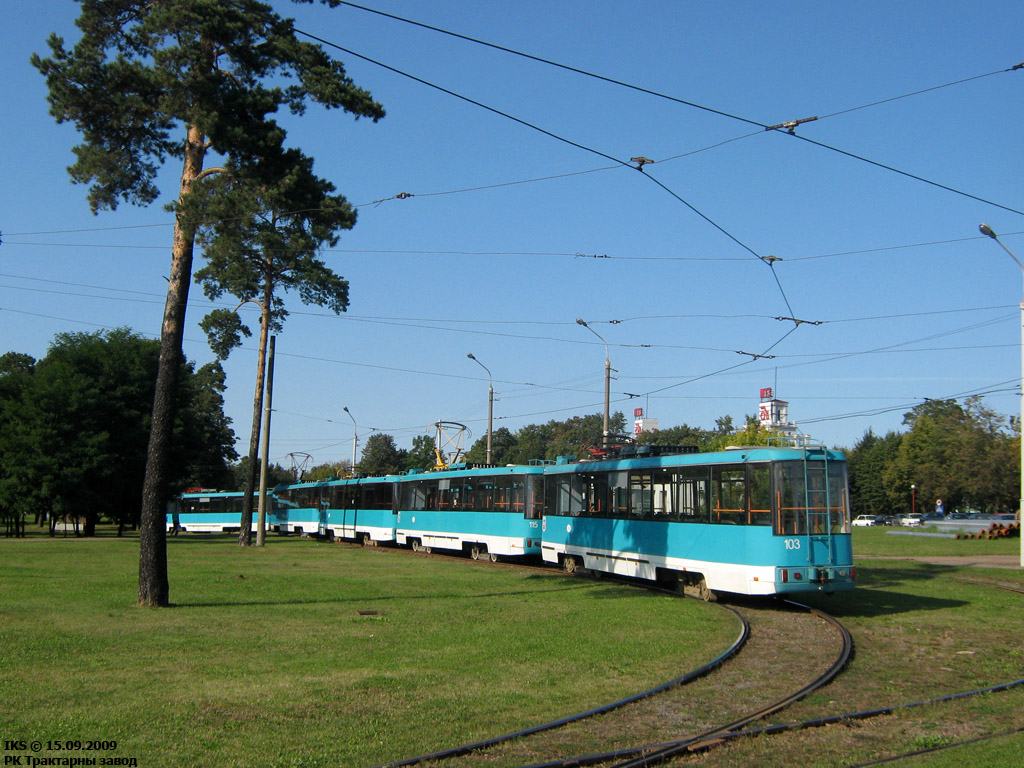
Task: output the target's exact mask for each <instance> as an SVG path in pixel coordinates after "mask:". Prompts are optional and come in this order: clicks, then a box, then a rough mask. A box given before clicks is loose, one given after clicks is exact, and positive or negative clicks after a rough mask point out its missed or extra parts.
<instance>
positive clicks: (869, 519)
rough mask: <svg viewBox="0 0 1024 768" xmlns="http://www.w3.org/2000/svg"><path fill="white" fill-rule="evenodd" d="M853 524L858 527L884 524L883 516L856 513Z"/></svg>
mask: <svg viewBox="0 0 1024 768" xmlns="http://www.w3.org/2000/svg"><path fill="white" fill-rule="evenodd" d="M853 524H854V525H856V526H858V527H860V526H865V525H885V518H884V517H882V516H881V515H857V516H856V517H855V518H853Z"/></svg>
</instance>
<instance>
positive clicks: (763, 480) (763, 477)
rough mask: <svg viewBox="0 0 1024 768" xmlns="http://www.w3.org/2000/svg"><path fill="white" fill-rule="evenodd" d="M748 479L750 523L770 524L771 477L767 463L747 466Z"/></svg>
mask: <svg viewBox="0 0 1024 768" xmlns="http://www.w3.org/2000/svg"><path fill="white" fill-rule="evenodd" d="M747 471H748V473H749V479H750V493H749V497H750V524H751V525H771V524H772V477H771V469H770V466H769V465H768V464H751V465H748V466H747Z"/></svg>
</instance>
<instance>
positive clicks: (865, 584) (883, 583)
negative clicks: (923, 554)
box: [794, 565, 970, 619]
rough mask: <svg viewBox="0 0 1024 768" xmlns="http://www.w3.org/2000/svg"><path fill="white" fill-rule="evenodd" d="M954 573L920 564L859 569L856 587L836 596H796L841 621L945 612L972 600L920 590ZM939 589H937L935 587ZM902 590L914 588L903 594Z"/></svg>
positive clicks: (947, 569) (797, 598)
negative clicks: (901, 614)
mask: <svg viewBox="0 0 1024 768" xmlns="http://www.w3.org/2000/svg"><path fill="white" fill-rule="evenodd" d="M954 572H955V569H951V568H948V567H944V566H933V565H920V566H917V567H912V568H903V567H898V568H865V567H864V566H858V567H857V587H856V589H854V590H853V591H851V592H841V593H838V594H835V595H824V594H812V595H807V596H805V597H804V598H800V597H794V600H795V601H796V602H803V603H807V604H808V605H813V606H814V607H815V608H820V609H821V610H823V611H825V612H826V613H829V614H831V615H832V616H835V617H836V618H837V619H841V618H844V617H846V618H855V617H856V618H877V617H880V616H891V615H893V614H897V613H909V612H911V611H942V610H948V609H950V608H959V607H963V606H966V605H969V604H970V603H969V601H966V600H957V599H953V598H948V597H940V596H936V595H922V594H921V593H920V591H919V587H920V586H921V585H922V584H925V583H927V582H935V580H936V579H937V578H939V577H944V576H949V575H951V574H952V573H954ZM936 586H938V585H937V584H936ZM901 587H906V588H908V589H914V590H915V591H913V592H904V591H901Z"/></svg>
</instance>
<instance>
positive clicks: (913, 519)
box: [900, 512, 924, 527]
mask: <svg viewBox="0 0 1024 768" xmlns="http://www.w3.org/2000/svg"><path fill="white" fill-rule="evenodd" d="M922 524H924V515H922V514H919V513H917V512H912V513H911V514H909V515H900V525H905V526H908V527H916V526H919V525H922Z"/></svg>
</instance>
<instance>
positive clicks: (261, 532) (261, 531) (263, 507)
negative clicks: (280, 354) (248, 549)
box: [256, 336, 277, 547]
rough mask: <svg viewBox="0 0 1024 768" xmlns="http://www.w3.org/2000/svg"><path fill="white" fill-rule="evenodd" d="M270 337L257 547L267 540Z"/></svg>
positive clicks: (271, 384)
mask: <svg viewBox="0 0 1024 768" xmlns="http://www.w3.org/2000/svg"><path fill="white" fill-rule="evenodd" d="M276 340H277V337H276V336H271V337H270V344H269V346H268V348H267V396H266V397H265V398H264V400H263V449H262V451H261V453H262V454H263V456H262V458H261V459H260V506H259V514H258V518H257V520H258V523H257V525H256V546H257V547H262V546H263V545H264V543H265V542H266V539H267V452H268V451H269V450H270V411H271V401H272V400H273V399H274V342H275V341H276Z"/></svg>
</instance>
